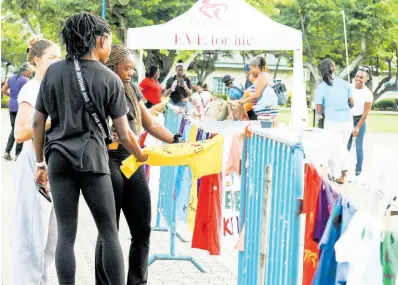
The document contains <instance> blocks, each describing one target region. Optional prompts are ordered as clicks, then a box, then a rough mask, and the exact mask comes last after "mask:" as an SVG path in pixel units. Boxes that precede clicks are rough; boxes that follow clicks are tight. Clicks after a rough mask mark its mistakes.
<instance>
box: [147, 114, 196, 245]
mask: <svg viewBox="0 0 398 285" xmlns="http://www.w3.org/2000/svg"><path fill="white" fill-rule="evenodd" d="M181 119H182V115H176V114H174V112H173V111H171V110H170V109H167V111H166V117H165V120H164V125H165V127H166V128H167V129H168V130H169V131H170V132H172V133H173V134H175V133H177V131H178V129H179V127H180V124H181ZM170 168H171V169H175V168H176V167H170ZM166 169H168V167H164V168H163V167H162V168H160V177H162V175H163V176H166V177H167V176H168V175H173V177H174V176H175V174H174V173H173V174H172V171H173V170H166ZM164 171H165V172H164ZM170 183H171V182H170ZM160 185H162V183H161V182H160ZM161 195H165V193H162V191H161V187H159V193H158V205H157V210H156V224H155V226H152V231H160V232H167V231H168V230H169V229H168V227H166V226H161V225H160V222H161V213H160V208H161V205H160V202H161V201H162V199H161ZM176 235H177V237H178V238H179V239H180V240H181V241H182V242H187V241H188V240H187V239H186V238H184V237H183V235H181V234H180V233H178V232H177V233H176Z"/></svg>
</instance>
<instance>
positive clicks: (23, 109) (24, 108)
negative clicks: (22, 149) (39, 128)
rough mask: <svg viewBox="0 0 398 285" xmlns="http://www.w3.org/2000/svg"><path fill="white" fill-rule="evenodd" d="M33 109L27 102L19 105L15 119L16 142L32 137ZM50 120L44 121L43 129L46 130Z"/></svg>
mask: <svg viewBox="0 0 398 285" xmlns="http://www.w3.org/2000/svg"><path fill="white" fill-rule="evenodd" d="M34 112H35V109H34V108H33V107H32V105H30V104H29V103H28V102H22V103H21V104H20V105H19V111H18V114H17V117H16V119H15V128H14V137H15V140H16V142H17V143H23V142H25V141H28V140H30V139H32V138H33V128H32V121H33V114H34ZM50 126H51V121H50V120H47V121H46V127H45V129H46V130H48V129H49V128H50Z"/></svg>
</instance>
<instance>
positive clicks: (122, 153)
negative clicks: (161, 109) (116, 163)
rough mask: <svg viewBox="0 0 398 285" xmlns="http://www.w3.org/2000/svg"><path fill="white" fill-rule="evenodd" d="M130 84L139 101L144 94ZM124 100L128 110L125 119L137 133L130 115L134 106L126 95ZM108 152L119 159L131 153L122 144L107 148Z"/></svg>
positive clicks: (135, 132)
mask: <svg viewBox="0 0 398 285" xmlns="http://www.w3.org/2000/svg"><path fill="white" fill-rule="evenodd" d="M131 86H132V87H133V90H134V94H135V95H136V96H137V98H138V102H140V101H141V100H142V98H143V97H144V96H143V95H142V93H141V91H140V89H138V87H137V86H136V85H135V84H133V83H131ZM125 96H126V95H125ZM126 100H127V107H128V109H129V111H130V112H128V113H127V119H128V121H129V126H130V129H131V130H132V131H133V132H134V134H136V135H138V132H137V130H136V125H135V121H136V119H135V118H134V116H133V115H132V114H134V106H133V104H132V103H131V101H130V100H129V99H128V98H127V97H126ZM108 152H109V156H111V157H114V158H117V159H120V160H124V159H126V158H128V157H129V156H130V155H131V153H130V152H129V151H128V150H127V148H125V147H124V146H123V145H122V144H119V147H118V149H115V150H109V151H108Z"/></svg>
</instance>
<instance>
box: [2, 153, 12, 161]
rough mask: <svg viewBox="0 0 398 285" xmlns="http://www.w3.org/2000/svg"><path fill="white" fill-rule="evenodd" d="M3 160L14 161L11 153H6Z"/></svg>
mask: <svg viewBox="0 0 398 285" xmlns="http://www.w3.org/2000/svg"><path fill="white" fill-rule="evenodd" d="M3 158H4V159H5V160H12V157H11V155H10V153H9V152H5V153H4V155H3Z"/></svg>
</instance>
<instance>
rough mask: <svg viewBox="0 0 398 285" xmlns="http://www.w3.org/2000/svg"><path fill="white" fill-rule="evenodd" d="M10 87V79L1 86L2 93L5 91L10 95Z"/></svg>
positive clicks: (5, 93)
mask: <svg viewBox="0 0 398 285" xmlns="http://www.w3.org/2000/svg"><path fill="white" fill-rule="evenodd" d="M8 89H10V85H9V84H8V81H7V82H6V83H5V84H4V85H3V87H2V88H1V93H3V94H4V95H6V96H8V97H10V93H9V92H8Z"/></svg>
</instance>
